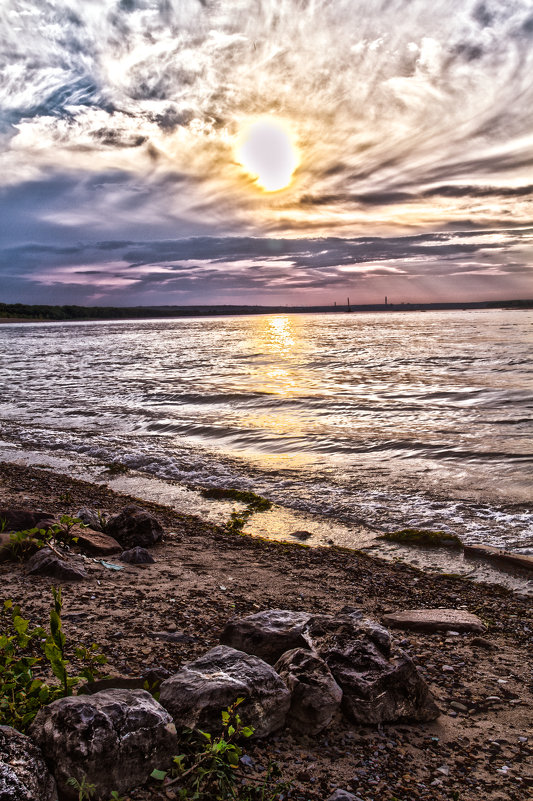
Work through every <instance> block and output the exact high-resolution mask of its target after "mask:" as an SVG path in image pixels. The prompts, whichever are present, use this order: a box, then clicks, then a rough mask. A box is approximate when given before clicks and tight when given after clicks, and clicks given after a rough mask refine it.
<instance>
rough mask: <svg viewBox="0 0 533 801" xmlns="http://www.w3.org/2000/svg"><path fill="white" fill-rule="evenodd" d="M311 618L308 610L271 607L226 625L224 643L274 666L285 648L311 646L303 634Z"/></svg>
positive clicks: (222, 638) (223, 633)
mask: <svg viewBox="0 0 533 801" xmlns="http://www.w3.org/2000/svg"><path fill="white" fill-rule="evenodd" d="M309 618H310V615H309V614H308V613H307V612H292V611H290V610H288V609H267V610H266V611H264V612H257V613H256V614H254V615H248V617H241V618H233V619H232V620H230V621H229V622H228V623H227V624H226V626H225V628H224V630H223V632H222V635H221V637H220V642H221V643H223V644H224V645H229V646H231V647H232V648H236V649H237V650H239V651H244V652H245V653H247V654H254V655H255V656H259V657H260V658H261V659H264V660H265V662H268V663H269V664H271V665H273V664H274V662H277V660H278V659H279V658H280V656H281V655H282V654H284V653H285V651H290V650H292V649H293V648H308V647H309V646H308V644H307V642H306V641H305V639H304V637H303V635H302V631H303V629H304V626H305V624H306V623H307V621H308V620H309Z"/></svg>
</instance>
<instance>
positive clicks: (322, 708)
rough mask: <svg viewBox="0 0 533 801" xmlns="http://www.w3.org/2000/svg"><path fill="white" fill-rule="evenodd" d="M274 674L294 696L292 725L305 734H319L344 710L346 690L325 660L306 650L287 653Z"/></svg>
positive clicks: (291, 711) (290, 719) (289, 714)
mask: <svg viewBox="0 0 533 801" xmlns="http://www.w3.org/2000/svg"><path fill="white" fill-rule="evenodd" d="M274 670H275V671H276V672H277V673H279V675H280V676H281V678H282V679H283V681H284V682H285V684H286V685H287V687H288V688H289V690H290V693H291V706H290V709H289V712H288V714H287V723H288V725H289V726H290V727H291V728H293V729H295V730H296V731H299V732H302V733H305V734H318V732H320V731H322V729H325V728H326V726H328V725H329V724H330V723H331V720H332V718H333V716H334V715H335V713H336V712H338V711H339V709H340V704H341V699H342V690H341V688H340V687H339V685H338V684H337V682H336V681H335V679H334V678H333V676H332V674H331V671H330V669H329V668H328V666H327V665H326V663H325V662H324V660H323V659H321V658H320V657H319V656H316V655H315V654H313V653H311V652H310V651H307V650H304V649H303V648H295V649H293V650H292V651H287V652H286V653H284V654H283V656H281V657H280V659H278V661H277V662H276V664H275V666H274Z"/></svg>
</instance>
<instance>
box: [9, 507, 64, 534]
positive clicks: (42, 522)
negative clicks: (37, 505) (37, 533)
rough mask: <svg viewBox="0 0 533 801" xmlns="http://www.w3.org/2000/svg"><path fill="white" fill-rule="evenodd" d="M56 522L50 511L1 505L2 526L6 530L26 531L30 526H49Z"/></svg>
mask: <svg viewBox="0 0 533 801" xmlns="http://www.w3.org/2000/svg"><path fill="white" fill-rule="evenodd" d="M53 524H54V516H53V515H52V514H50V512H43V511H41V510H38V509H19V508H17V507H15V506H2V507H0V528H1V527H2V525H3V530H4V531H26V530H27V529H29V528H49V527H50V526H52V525H53Z"/></svg>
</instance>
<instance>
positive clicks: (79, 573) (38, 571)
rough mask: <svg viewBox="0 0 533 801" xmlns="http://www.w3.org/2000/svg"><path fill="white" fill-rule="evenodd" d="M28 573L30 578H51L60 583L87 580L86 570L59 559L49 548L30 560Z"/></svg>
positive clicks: (38, 552) (43, 549) (34, 555)
mask: <svg viewBox="0 0 533 801" xmlns="http://www.w3.org/2000/svg"><path fill="white" fill-rule="evenodd" d="M26 573H27V574H28V575H30V576H50V577H51V578H55V579H58V580H59V581H82V580H83V579H85V578H87V573H86V572H85V570H82V568H81V567H76V566H75V565H72V564H69V562H65V561H64V560H63V559H59V557H57V556H56V555H55V554H54V553H52V551H51V550H50V549H49V548H41V550H40V551H37V553H34V554H33V556H31V557H30V558H29V559H28V561H27V562H26Z"/></svg>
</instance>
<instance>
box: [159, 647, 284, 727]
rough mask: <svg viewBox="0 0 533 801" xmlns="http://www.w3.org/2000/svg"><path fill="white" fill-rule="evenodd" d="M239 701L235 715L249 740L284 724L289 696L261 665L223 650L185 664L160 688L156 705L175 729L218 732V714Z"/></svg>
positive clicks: (254, 659)
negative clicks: (249, 728) (250, 731)
mask: <svg viewBox="0 0 533 801" xmlns="http://www.w3.org/2000/svg"><path fill="white" fill-rule="evenodd" d="M237 698H244V699H245V702H244V703H243V705H242V707H240V710H241V711H240V715H241V718H242V720H243V722H244V723H245V725H248V726H253V728H254V735H253V736H254V737H266V736H267V735H269V734H270V733H271V732H273V731H275V730H276V729H279V728H280V727H281V726H283V724H284V722H285V717H286V715H287V712H288V710H289V706H290V693H289V691H288V689H287V687H286V686H285V684H284V683H283V681H282V680H281V678H280V677H279V676H278V674H277V673H276V671H275V670H274V669H273V668H272V667H271V666H270V665H267V663H266V662H264V661H263V660H262V659H259V658H258V657H256V656H252V655H250V654H245V653H243V652H242V651H237V650H235V649H234V648H228V647H227V646H225V645H219V646H217V647H216V648H212V649H211V650H210V651H208V652H207V653H206V654H204V656H202V657H200V658H199V659H196V660H195V661H194V662H189V663H188V664H186V665H184V666H183V667H182V669H181V670H180V671H179V672H178V673H176V674H175V675H174V676H171V677H170V678H169V679H167V680H166V681H164V682H163V683H162V684H161V692H160V699H159V700H160V702H161V703H162V704H163V706H164V707H165V709H167V710H168V711H169V712H170V714H171V715H172V717H173V718H174V721H175V723H176V726H177V727H182V726H186V727H188V728H191V729H194V728H200V729H202V730H207V731H211V732H218V731H220V728H221V712H222V711H223V710H224V709H226V708H227V707H228V706H230V704H233V703H234V702H235V701H236V700H237Z"/></svg>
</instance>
